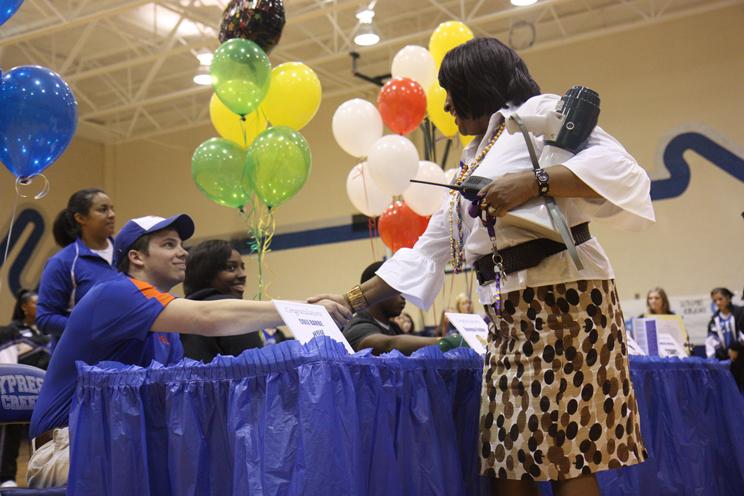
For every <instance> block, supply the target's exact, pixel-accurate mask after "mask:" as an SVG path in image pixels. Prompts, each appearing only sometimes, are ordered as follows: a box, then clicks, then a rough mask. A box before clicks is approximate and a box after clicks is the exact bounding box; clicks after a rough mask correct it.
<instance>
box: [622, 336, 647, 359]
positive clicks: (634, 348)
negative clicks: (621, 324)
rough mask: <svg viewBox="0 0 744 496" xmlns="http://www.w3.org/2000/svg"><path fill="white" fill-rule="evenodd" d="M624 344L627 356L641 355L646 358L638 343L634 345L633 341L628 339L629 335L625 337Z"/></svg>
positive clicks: (630, 338)
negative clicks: (626, 347)
mask: <svg viewBox="0 0 744 496" xmlns="http://www.w3.org/2000/svg"><path fill="white" fill-rule="evenodd" d="M625 339H626V341H627V342H626V344H627V346H628V354H629V355H641V356H646V352H645V351H643V348H641V347H640V346H639V345H638V343H636V341H635V339H633V338H632V337H630V334H628V335H626V336H625Z"/></svg>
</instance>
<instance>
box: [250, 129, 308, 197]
mask: <svg viewBox="0 0 744 496" xmlns="http://www.w3.org/2000/svg"><path fill="white" fill-rule="evenodd" d="M311 164H312V155H311V153H310V146H309V145H308V144H307V141H305V138H303V137H302V135H301V134H300V133H298V132H297V131H295V130H294V129H291V128H289V127H286V126H277V127H271V128H269V129H267V130H266V131H264V132H263V133H261V134H259V135H258V137H257V138H256V139H255V141H254V142H253V144H251V146H250V147H249V148H248V154H247V157H246V161H245V170H244V173H243V185H244V188H245V189H246V191H250V190H253V191H254V192H255V193H256V196H258V198H259V199H260V200H261V201H262V202H264V203H265V204H266V206H268V207H270V208H274V207H276V206H278V205H279V204H281V203H282V202H284V201H286V200H288V199H289V198H291V197H292V196H294V195H295V194H296V193H297V192H298V191H299V190H300V189H301V188H302V186H303V185H304V184H305V181H307V178H308V176H309V175H310V167H311Z"/></svg>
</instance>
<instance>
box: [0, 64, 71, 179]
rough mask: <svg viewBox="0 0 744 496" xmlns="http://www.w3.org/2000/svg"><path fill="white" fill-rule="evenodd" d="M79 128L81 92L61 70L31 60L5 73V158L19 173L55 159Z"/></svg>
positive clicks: (1, 123) (0, 112)
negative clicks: (76, 92)
mask: <svg viewBox="0 0 744 496" xmlns="http://www.w3.org/2000/svg"><path fill="white" fill-rule="evenodd" d="M76 128H77V102H76V101H75V95H73V94H72V90H71V89H70V87H69V86H67V83H65V82H64V80H63V79H62V78H61V77H60V76H59V75H58V74H57V73H55V72H52V71H51V70H49V69H47V68H45V67H39V66H32V65H25V66H20V67H15V68H13V69H11V70H10V72H7V73H5V74H4V75H3V77H2V79H0V162H2V163H3V164H4V165H5V167H7V168H8V170H10V172H12V173H13V175H15V176H16V177H30V176H33V175H35V174H39V173H40V172H41V171H43V170H44V169H46V168H47V167H49V166H50V165H52V163H54V161H55V160H57V158H59V156H60V155H61V154H62V152H64V151H65V149H66V148H67V146H68V145H69V144H70V141H71V140H72V137H73V135H74V134H75V129H76Z"/></svg>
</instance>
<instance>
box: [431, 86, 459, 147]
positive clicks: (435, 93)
mask: <svg viewBox="0 0 744 496" xmlns="http://www.w3.org/2000/svg"><path fill="white" fill-rule="evenodd" d="M446 99H447V92H446V91H445V89H444V88H442V87H441V86H439V83H434V84H433V85H432V86H431V88H429V92H428V93H427V94H426V111H427V112H428V113H429V120H430V121H431V122H433V123H434V125H435V126H436V127H437V129H439V131H440V132H441V133H442V134H443V135H445V136H447V137H448V138H452V137H453V136H454V135H455V134H457V124H455V118H454V117H453V116H452V114H450V113H449V112H445V111H444V101H445V100H446Z"/></svg>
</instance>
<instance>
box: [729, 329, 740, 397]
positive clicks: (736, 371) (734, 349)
mask: <svg viewBox="0 0 744 496" xmlns="http://www.w3.org/2000/svg"><path fill="white" fill-rule="evenodd" d="M728 355H729V358H730V359H731V373H732V374H733V376H734V380H735V381H736V385H737V386H739V391H741V392H742V393H744V343H740V342H739V341H736V342H734V343H731V347H730V348H729V350H728Z"/></svg>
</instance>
